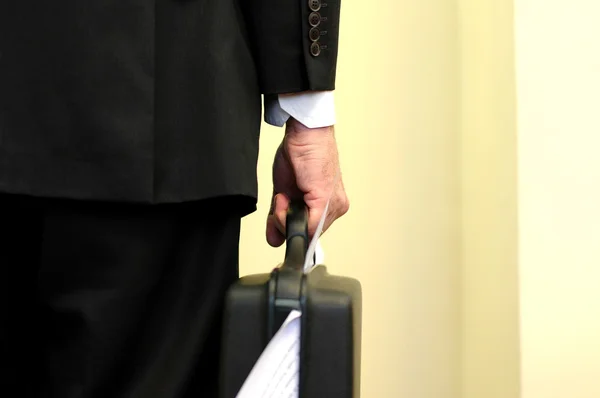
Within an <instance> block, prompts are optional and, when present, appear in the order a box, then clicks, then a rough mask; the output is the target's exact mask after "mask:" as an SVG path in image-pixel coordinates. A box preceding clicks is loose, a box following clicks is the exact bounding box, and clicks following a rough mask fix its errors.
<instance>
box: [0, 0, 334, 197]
mask: <svg viewBox="0 0 600 398" xmlns="http://www.w3.org/2000/svg"><path fill="white" fill-rule="evenodd" d="M312 10H317V11H316V13H315V12H314V11H312ZM311 15H312V17H311ZM315 15H318V16H319V18H318V19H317V20H316V21H317V22H318V25H317V26H316V27H315V28H314V29H313V25H314V23H313V22H314V21H315V19H314V16H315ZM311 18H312V19H311ZM338 20H339V0H310V1H309V0H88V1H85V2H82V1H78V0H61V1H54V2H48V1H42V0H32V1H28V2H3V3H2V5H0V52H1V55H0V191H3V192H9V193H17V194H31V195H36V196H47V197H66V198H74V199H93V200H106V201H128V202H141V203H164V202H182V201H189V200H198V199H204V198H208V197H215V196H223V195H239V196H243V197H247V198H251V199H254V198H255V197H256V195H257V178H256V162H257V157H258V149H259V148H258V143H259V132H260V122H261V94H264V95H265V96H272V95H275V94H279V93H290V92H300V91H306V90H333V89H334V87H335V70H336V67H335V66H336V62H337V30H338ZM311 29H312V33H311ZM315 32H319V34H318V35H316V36H311V35H314V33H315ZM311 37H312V38H311ZM315 37H317V40H315V41H313V40H314V38H315ZM315 45H316V46H317V47H318V51H316V52H315V51H313V52H312V53H311V49H314V48H315ZM317 52H318V55H317V56H315V55H312V54H314V53H317Z"/></svg>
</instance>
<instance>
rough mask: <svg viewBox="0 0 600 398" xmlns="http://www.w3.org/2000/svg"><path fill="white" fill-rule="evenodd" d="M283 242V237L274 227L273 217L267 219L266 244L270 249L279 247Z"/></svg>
mask: <svg viewBox="0 0 600 398" xmlns="http://www.w3.org/2000/svg"><path fill="white" fill-rule="evenodd" d="M283 242H285V236H284V235H283V234H282V233H281V231H279V229H278V228H277V226H276V225H275V216H274V215H269V216H268V217H267V243H268V244H269V245H270V246H272V247H280V246H281V245H283Z"/></svg>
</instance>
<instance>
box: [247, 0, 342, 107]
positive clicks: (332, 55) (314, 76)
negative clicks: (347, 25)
mask: <svg viewBox="0 0 600 398" xmlns="http://www.w3.org/2000/svg"><path fill="white" fill-rule="evenodd" d="M240 2H241V7H242V11H243V14H244V18H245V20H246V25H247V29H248V32H249V35H250V40H251V43H252V46H253V51H254V54H255V60H256V67H257V71H258V78H259V84H260V89H261V92H262V94H264V95H265V98H266V100H267V101H272V100H273V96H276V95H277V94H288V93H301V92H305V91H332V90H334V89H335V74H336V66H337V53H338V35H339V17H340V0H240Z"/></svg>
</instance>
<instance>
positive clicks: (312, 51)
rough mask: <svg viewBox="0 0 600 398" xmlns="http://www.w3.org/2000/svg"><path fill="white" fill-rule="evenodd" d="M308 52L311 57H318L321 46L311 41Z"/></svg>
mask: <svg viewBox="0 0 600 398" xmlns="http://www.w3.org/2000/svg"><path fill="white" fill-rule="evenodd" d="M310 54H311V55H312V56H313V57H318V56H319V54H321V46H320V45H319V43H316V42H315V43H313V44H311V45H310Z"/></svg>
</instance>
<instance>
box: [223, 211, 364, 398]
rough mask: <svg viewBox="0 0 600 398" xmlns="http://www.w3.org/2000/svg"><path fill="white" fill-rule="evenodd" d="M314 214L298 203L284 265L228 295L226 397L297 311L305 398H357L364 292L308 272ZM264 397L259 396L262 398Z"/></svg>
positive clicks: (322, 270)
mask: <svg viewBox="0 0 600 398" xmlns="http://www.w3.org/2000/svg"><path fill="white" fill-rule="evenodd" d="M307 220H308V215H307V211H306V207H305V205H304V203H302V202H300V203H298V202H293V204H292V206H291V208H290V211H289V212H288V215H287V220H286V225H287V228H286V229H287V232H286V233H287V239H286V253H285V260H284V262H283V264H281V265H280V266H278V267H276V268H275V269H273V271H272V272H271V273H265V274H257V275H249V276H245V277H242V278H240V279H239V280H238V281H237V282H236V283H235V284H234V285H233V286H231V288H230V289H229V292H228V294H227V298H226V302H225V313H224V328H223V339H222V347H221V363H220V366H221V368H220V397H221V398H235V397H236V395H237V393H238V392H239V390H240V389H241V387H242V385H243V384H244V381H245V380H246V378H247V377H248V375H249V374H250V371H251V370H252V368H253V366H254V364H255V363H256V361H257V360H258V358H259V357H260V355H261V353H262V351H263V350H264V349H265V347H266V346H267V344H268V342H269V341H270V340H271V338H272V337H273V336H274V334H275V333H276V332H277V330H279V328H280V327H281V325H282V324H283V322H284V321H285V319H286V318H287V316H288V315H289V314H290V312H291V311H292V310H299V311H301V313H302V315H301V318H300V319H301V326H300V329H301V332H300V335H301V339H300V371H299V375H300V376H299V379H300V381H299V386H298V390H299V397H300V398H358V397H359V396H360V355H361V326H362V291H361V285H360V283H359V281H357V280H356V279H353V278H348V277H343V276H335V275H331V274H329V273H328V272H327V268H326V267H325V266H324V265H317V266H315V267H314V268H313V269H312V270H311V271H310V272H308V273H306V274H305V273H304V271H303V264H304V259H305V256H306V252H307V249H308V243H309V242H308V234H307ZM257 398H259V397H257Z"/></svg>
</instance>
